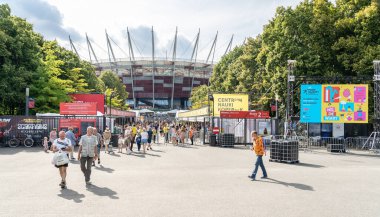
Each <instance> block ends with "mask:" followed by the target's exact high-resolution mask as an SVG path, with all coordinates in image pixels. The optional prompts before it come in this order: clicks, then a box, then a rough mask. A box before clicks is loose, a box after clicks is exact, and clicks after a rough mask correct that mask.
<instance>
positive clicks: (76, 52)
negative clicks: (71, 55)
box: [69, 35, 79, 57]
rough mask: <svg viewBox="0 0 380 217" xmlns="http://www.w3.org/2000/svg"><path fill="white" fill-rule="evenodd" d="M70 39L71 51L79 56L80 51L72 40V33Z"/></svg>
mask: <svg viewBox="0 0 380 217" xmlns="http://www.w3.org/2000/svg"><path fill="white" fill-rule="evenodd" d="M69 41H70V47H71V51H72V52H75V54H76V55H77V56H78V57H79V54H78V51H77V49H76V48H75V46H74V43H73V41H72V40H71V37H70V35H69Z"/></svg>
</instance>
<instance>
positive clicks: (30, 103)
mask: <svg viewBox="0 0 380 217" xmlns="http://www.w3.org/2000/svg"><path fill="white" fill-rule="evenodd" d="M34 105H35V102H34V99H29V103H28V107H29V108H30V109H33V108H34Z"/></svg>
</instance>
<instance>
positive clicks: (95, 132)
mask: <svg viewBox="0 0 380 217" xmlns="http://www.w3.org/2000/svg"><path fill="white" fill-rule="evenodd" d="M92 129H93V136H95V137H96V141H97V145H96V146H97V148H98V149H97V153H98V154H97V157H95V158H94V159H93V160H94V161H93V162H92V166H95V161H96V159H98V164H100V150H101V149H102V146H103V138H102V135H101V134H100V133H99V132H98V129H96V128H95V127H93V128H92ZM107 150H108V149H107ZM108 153H109V151H108Z"/></svg>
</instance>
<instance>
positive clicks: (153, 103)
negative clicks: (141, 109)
mask: <svg viewBox="0 0 380 217" xmlns="http://www.w3.org/2000/svg"><path fill="white" fill-rule="evenodd" d="M154 73H155V72H154V31H153V26H152V88H153V100H152V105H153V108H154V105H155V104H156V102H155V97H154V92H155V90H154V86H155V85H154V80H155V74H154Z"/></svg>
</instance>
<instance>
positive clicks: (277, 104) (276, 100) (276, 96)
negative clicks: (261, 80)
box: [276, 93, 278, 119]
mask: <svg viewBox="0 0 380 217" xmlns="http://www.w3.org/2000/svg"><path fill="white" fill-rule="evenodd" d="M276 119H278V94H277V93H276Z"/></svg>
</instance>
